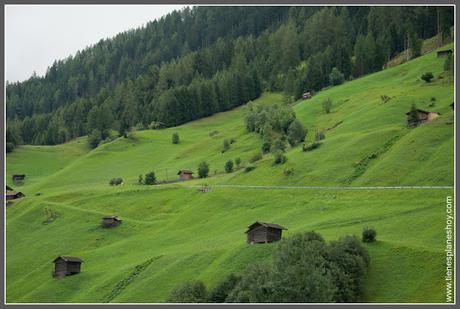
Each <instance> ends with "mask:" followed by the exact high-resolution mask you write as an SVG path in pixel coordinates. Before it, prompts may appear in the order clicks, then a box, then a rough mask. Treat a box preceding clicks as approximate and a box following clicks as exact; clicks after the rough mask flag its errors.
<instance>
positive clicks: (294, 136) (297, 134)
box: [287, 119, 307, 146]
mask: <svg viewBox="0 0 460 309" xmlns="http://www.w3.org/2000/svg"><path fill="white" fill-rule="evenodd" d="M306 135H307V130H306V129H305V128H304V127H303V126H302V124H301V123H300V121H298V120H297V119H296V120H294V121H293V122H292V123H291V124H290V125H289V129H288V133H287V138H288V141H289V144H290V145H291V146H295V145H297V144H298V143H301V142H303V141H305V136H306Z"/></svg>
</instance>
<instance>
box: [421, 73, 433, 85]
mask: <svg viewBox="0 0 460 309" xmlns="http://www.w3.org/2000/svg"><path fill="white" fill-rule="evenodd" d="M433 77H434V76H433V73H431V72H426V73H424V74H423V75H422V77H421V78H422V79H423V80H424V81H425V82H427V83H429V82H431V80H432V79H433Z"/></svg>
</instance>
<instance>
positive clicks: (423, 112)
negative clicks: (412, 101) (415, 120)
mask: <svg viewBox="0 0 460 309" xmlns="http://www.w3.org/2000/svg"><path fill="white" fill-rule="evenodd" d="M417 112H419V113H422V114H429V113H434V114H438V115H440V114H439V113H438V112H427V111H424V110H423V109H418V108H417ZM410 113H411V111H409V112H407V113H406V115H409V114H410Z"/></svg>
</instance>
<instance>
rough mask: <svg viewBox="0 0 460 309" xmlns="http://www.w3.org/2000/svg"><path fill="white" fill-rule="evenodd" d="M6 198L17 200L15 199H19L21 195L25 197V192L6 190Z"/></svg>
mask: <svg viewBox="0 0 460 309" xmlns="http://www.w3.org/2000/svg"><path fill="white" fill-rule="evenodd" d="M5 195H6V200H7V201H10V200H15V199H18V198H21V197H24V196H25V195H24V193H22V192H16V191H6V194H5Z"/></svg>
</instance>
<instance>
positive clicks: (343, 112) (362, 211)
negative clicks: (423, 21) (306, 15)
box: [7, 53, 453, 302]
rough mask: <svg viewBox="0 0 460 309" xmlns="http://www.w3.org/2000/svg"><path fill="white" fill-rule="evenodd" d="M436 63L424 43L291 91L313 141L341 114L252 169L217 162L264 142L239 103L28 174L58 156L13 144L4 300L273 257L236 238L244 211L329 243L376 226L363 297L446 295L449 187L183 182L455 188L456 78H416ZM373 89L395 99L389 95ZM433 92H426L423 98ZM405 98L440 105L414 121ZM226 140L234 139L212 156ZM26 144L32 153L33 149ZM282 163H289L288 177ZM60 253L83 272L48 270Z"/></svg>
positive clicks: (153, 286) (267, 249)
mask: <svg viewBox="0 0 460 309" xmlns="http://www.w3.org/2000/svg"><path fill="white" fill-rule="evenodd" d="M442 67H443V59H438V58H436V55H435V53H431V54H428V55H425V56H423V57H420V58H417V59H415V60H413V61H410V62H407V63H405V64H403V65H401V66H397V67H394V68H391V69H388V70H385V71H382V72H379V73H376V74H372V75H369V76H366V77H364V78H361V79H357V80H354V81H351V82H347V83H345V84H343V85H341V86H337V87H333V88H330V89H327V90H324V91H321V92H319V93H318V94H317V95H316V96H314V97H313V98H312V99H311V100H307V101H301V102H297V104H296V105H295V107H294V109H295V111H296V114H297V117H298V118H299V119H300V120H301V121H302V123H304V124H305V125H306V127H307V128H308V129H309V135H308V139H309V140H312V137H313V135H314V132H315V130H316V129H317V128H319V129H322V130H326V129H327V128H332V127H334V126H335V125H337V124H338V125H337V126H335V127H334V128H333V129H330V130H328V131H326V139H325V140H324V141H323V145H322V146H321V147H319V148H318V149H316V150H314V151H311V152H302V151H301V148H300V146H298V147H294V148H291V149H289V150H288V151H287V157H288V161H287V163H285V164H284V165H282V166H273V165H272V156H271V155H265V156H264V158H263V159H262V160H260V161H257V162H256V163H255V165H256V166H257V167H256V169H255V170H254V171H251V172H250V173H245V172H243V171H242V170H241V169H240V170H238V171H236V172H234V173H230V174H226V173H224V172H223V166H224V163H225V161H227V160H229V159H235V158H236V157H240V158H241V159H242V161H243V165H247V164H248V160H249V158H250V157H251V156H252V155H253V154H254V153H256V152H258V151H259V149H260V143H261V142H260V138H259V137H258V136H257V135H254V134H249V133H247V132H246V130H245V128H244V122H243V119H242V115H243V111H242V109H241V108H238V109H235V110H232V111H230V112H226V113H220V114H216V115H214V116H212V117H209V118H206V119H201V120H198V121H194V122H191V123H188V124H185V125H183V126H180V127H177V128H171V129H165V130H157V131H151V130H147V131H139V132H137V134H136V136H137V139H136V140H131V139H123V138H121V139H118V140H115V141H113V142H111V143H108V144H105V145H102V146H100V147H98V148H97V149H96V150H93V151H90V152H88V153H86V154H83V152H82V153H81V155H79V156H78V158H76V159H75V160H74V159H72V160H71V159H69V160H68V161H67V162H66V164H67V165H66V166H65V167H64V168H62V169H59V170H58V168H50V169H41V170H38V169H37V172H32V170H33V169H34V168H35V166H37V165H39V166H43V167H44V166H48V165H49V166H54V165H52V163H53V162H55V160H56V157H50V158H49V159H48V160H47V161H46V160H44V161H41V162H35V161H34V160H33V156H32V155H28V156H26V152H24V151H22V150H21V149H22V147H20V148H19V151H18V152H15V153H12V154H9V155H8V158H7V164H8V173H10V174H11V173H15V172H25V173H26V174H30V175H31V176H30V179H27V181H26V184H25V185H24V186H23V187H22V188H21V190H22V191H23V192H25V193H26V195H27V197H26V198H25V199H23V200H22V201H19V202H16V203H15V204H14V205H13V206H11V207H8V209H7V299H8V301H9V302H101V301H102V302H162V301H164V300H165V299H166V297H167V295H168V293H169V291H170V289H171V288H172V287H174V286H175V285H177V284H180V283H182V282H184V281H186V280H192V279H199V280H203V281H204V282H205V283H206V284H208V285H209V286H213V285H214V284H216V283H217V282H218V281H219V280H220V279H222V278H223V277H224V276H225V275H226V274H228V273H230V272H240V271H243V270H244V268H245V267H246V265H248V264H249V263H251V262H252V261H255V260H257V259H268V258H269V257H270V254H271V249H272V248H273V245H271V244H270V245H261V246H249V245H246V243H245V234H244V231H245V227H246V226H247V225H249V224H251V223H252V222H253V221H255V220H266V221H273V222H277V223H279V224H282V225H284V226H287V227H288V228H289V230H288V231H287V232H286V236H289V235H292V234H294V233H297V232H303V231H308V230H315V231H318V232H320V233H321V234H323V235H324V236H325V237H326V238H327V239H336V238H338V237H340V236H342V235H345V234H355V235H359V234H360V233H361V231H362V228H363V227H365V226H373V227H375V228H376V230H377V232H378V240H379V241H378V242H377V243H375V244H372V245H369V247H368V248H369V251H370V254H371V259H372V262H371V268H370V271H369V274H368V276H367V279H366V291H365V295H364V297H365V298H364V300H365V301H369V302H443V301H444V274H443V265H442V263H443V255H444V251H443V250H444V248H443V242H445V239H444V233H445V232H444V224H445V198H446V196H448V195H452V194H453V190H452V189H424V190H423V189H420V190H416V189H405V190H332V189H323V190H314V189H272V190H266V189H256V188H229V187H219V188H218V187H214V188H212V189H211V191H210V192H208V193H202V192H198V190H196V189H194V188H188V187H187V185H199V184H203V183H208V184H248V185H263V184H269V185H283V186H285V185H331V186H359V185H369V186H375V185H379V186H383V185H387V186H392V185H433V186H451V185H453V123H452V117H453V113H452V110H451V109H450V106H449V105H450V103H451V102H452V99H453V84H452V81H451V80H449V79H446V78H443V79H435V81H434V82H433V83H431V84H426V83H425V82H423V81H421V80H420V79H419V76H420V75H421V74H422V73H423V72H426V71H432V72H433V74H434V75H435V76H438V75H439V74H440V73H441V72H442ZM381 95H387V96H389V97H391V100H390V101H389V102H387V103H383V102H382V100H381V99H380V96H381ZM327 97H329V98H331V99H332V101H333V107H332V112H331V113H330V114H325V113H324V112H323V111H322V107H321V103H322V101H323V100H324V99H325V98H327ZM431 97H435V98H436V103H435V105H434V106H432V107H429V104H431ZM281 100H282V98H281V96H280V95H279V94H269V93H266V94H264V95H263V96H262V97H261V98H260V99H258V100H257V101H256V103H258V104H270V103H272V102H280V101H281ZM412 103H416V104H417V106H418V107H419V108H423V109H429V110H433V111H437V112H440V113H441V116H440V117H438V118H437V119H435V120H434V121H433V122H431V123H426V124H423V125H421V126H420V127H418V128H415V129H411V130H409V129H407V128H405V114H404V113H405V112H407V111H408V110H409V108H410V106H411V104H412ZM215 131H218V132H217V133H216V132H215ZM173 132H179V134H180V137H181V143H180V144H178V145H173V144H172V143H171V134H172V133H173ZM212 132H214V133H213V134H210V133H212ZM225 138H226V139H231V138H234V139H235V143H233V144H232V145H231V148H230V150H229V151H227V152H225V153H222V152H221V150H222V143H223V140H224V139H225ZM58 147H69V149H70V148H71V147H76V146H75V145H73V146H72V145H63V146H58ZM78 147H79V146H78ZM78 147H76V148H75V149H77V148H78ZM26 149H27V150H28V151H30V152H33V151H34V150H33V149H36V151H37V153H39V152H40V149H41V148H38V147H37V148H34V147H31V146H27V148H26ZM56 153H59V150H57V152H56ZM372 154H376V155H375V156H372V159H370V160H363V159H365V158H367V157H369V155H372ZM27 157H28V158H31V159H27V160H26V158H27ZM73 158H74V157H73ZM203 160H206V161H207V162H209V163H210V165H211V173H210V174H211V177H209V178H207V179H205V180H199V179H197V180H193V181H189V182H184V183H176V184H170V185H164V186H152V187H148V186H139V185H136V181H137V176H138V175H139V174H145V173H146V172H149V171H151V170H154V171H155V172H156V174H157V177H158V178H159V179H160V180H164V179H166V169H167V175H168V176H167V178H168V179H173V178H176V177H177V176H176V175H175V173H176V172H177V170H178V169H181V168H190V169H193V170H195V169H196V167H197V166H198V163H199V162H200V161H203ZM45 161H46V162H45ZM360 162H361V164H358V163H360ZM363 162H364V163H363ZM63 165H64V164H63ZM59 167H63V166H59ZM286 168H293V169H294V174H293V175H292V176H284V173H283V171H284V169H286ZM29 171H30V172H29ZM214 171H216V174H215V175H214ZM112 177H122V178H123V179H124V181H125V183H124V185H123V186H121V187H110V186H109V185H108V181H109V180H110V179H111V178H112ZM37 192H40V193H42V194H41V195H40V196H35V195H34V194H35V193H37ZM106 214H117V215H119V216H120V217H122V218H123V219H124V222H123V224H122V225H121V226H120V227H118V228H116V229H110V230H107V229H102V228H100V227H99V221H100V218H101V216H103V215H106ZM60 254H69V255H76V256H80V257H82V258H83V260H84V261H85V262H84V264H83V271H82V273H81V274H79V275H77V276H72V277H67V278H65V279H62V280H55V279H52V278H51V275H50V273H51V270H52V264H51V261H52V260H53V258H54V257H55V256H57V255H60Z"/></svg>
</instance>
